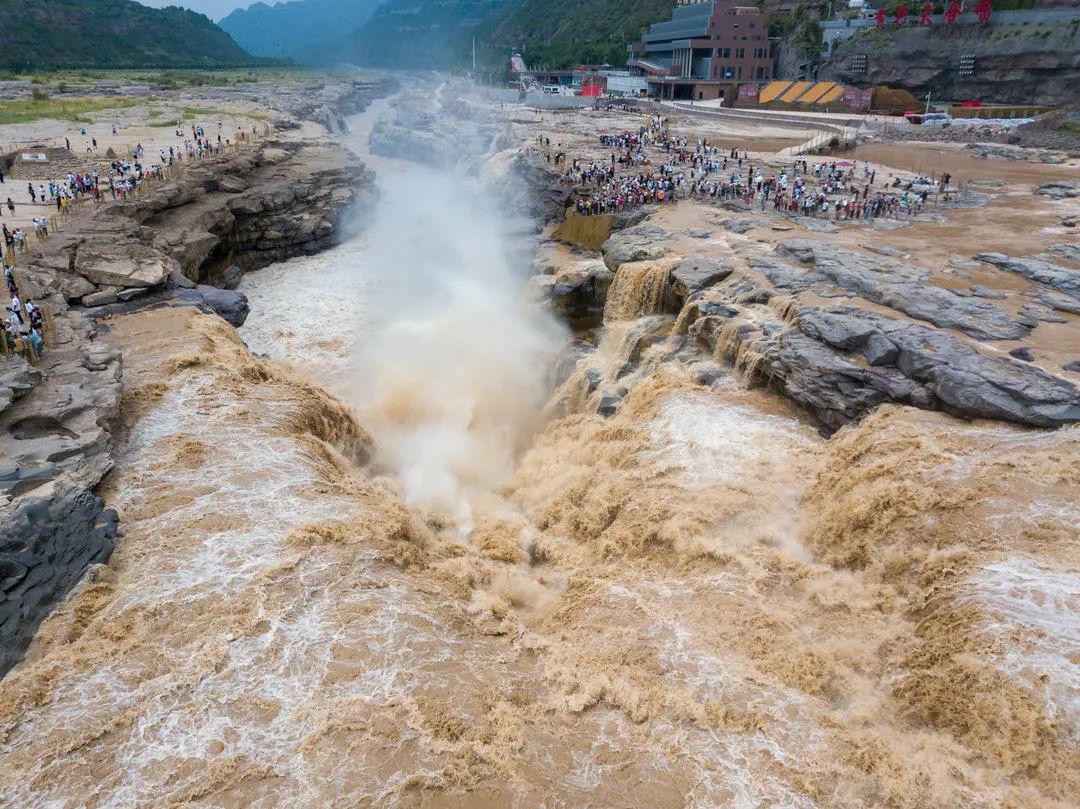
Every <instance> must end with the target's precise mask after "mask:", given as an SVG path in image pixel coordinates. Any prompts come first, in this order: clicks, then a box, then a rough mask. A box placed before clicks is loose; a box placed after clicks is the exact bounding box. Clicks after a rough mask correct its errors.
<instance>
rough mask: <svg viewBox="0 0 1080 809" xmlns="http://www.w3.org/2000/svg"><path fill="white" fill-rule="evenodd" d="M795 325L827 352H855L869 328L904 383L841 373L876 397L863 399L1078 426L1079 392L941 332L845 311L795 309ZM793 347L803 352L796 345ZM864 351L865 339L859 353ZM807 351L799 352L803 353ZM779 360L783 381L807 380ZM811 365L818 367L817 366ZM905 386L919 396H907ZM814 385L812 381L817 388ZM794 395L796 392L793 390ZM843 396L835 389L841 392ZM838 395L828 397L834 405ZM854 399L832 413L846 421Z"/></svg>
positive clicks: (794, 360) (791, 360)
mask: <svg viewBox="0 0 1080 809" xmlns="http://www.w3.org/2000/svg"><path fill="white" fill-rule="evenodd" d="M798 324H799V329H800V330H801V332H802V335H804V336H805V337H814V338H815V339H817V337H818V336H821V337H829V338H830V339H832V340H833V341H834V342H833V343H828V345H829V346H830V347H835V348H839V345H837V344H838V343H846V344H855V345H858V342H859V340H860V339H861V338H860V337H859V335H862V334H864V333H865V332H866V329H867V328H872V329H874V330H875V331H877V332H878V333H880V334H881V335H882V336H883V337H885V338H887V339H888V340H889V341H890V342H891V343H892V344H893V345H895V346H896V348H897V350H898V353H897V357H896V368H897V369H898V371H899V372H900V373H901V374H902V375H903V377H905V378H906V381H905V382H903V383H900V381H899V380H898V379H896V378H895V377H881V376H876V375H871V376H867V375H866V374H853V372H851V371H850V369H845V376H846V377H847V378H848V379H849V380H850V379H852V378H857V379H858V380H859V382H860V386H861V387H866V386H869V387H870V388H872V389H873V390H874V391H876V392H877V393H876V394H875V395H874V396H872V397H870V398H876V397H877V396H878V395H880V394H887V398H888V399H889V400H891V401H901V402H908V403H911V404H920V406H929V407H940V408H941V409H945V410H948V411H950V412H952V413H955V414H957V415H961V416H966V417H973V418H995V419H1002V420H1005V421H1014V422H1018V423H1021V424H1030V425H1033V426H1037V427H1058V426H1061V425H1063V424H1070V423H1075V422H1077V421H1080V391H1078V390H1077V388H1076V386H1074V385H1073V384H1072V383H1070V382H1068V381H1066V380H1064V379H1061V378H1060V377H1055V376H1051V375H1050V374H1048V373H1046V372H1045V371H1043V370H1041V369H1040V368H1037V367H1035V366H1030V365H1025V364H1023V363H1019V362H1014V361H1012V360H1011V359H1005V358H1003V357H999V356H987V355H984V354H982V353H980V352H979V351H977V350H976V349H975V347H973V346H972V345H970V344H969V343H967V342H965V341H963V340H961V339H959V338H957V337H954V336H953V335H951V334H948V333H947V332H943V331H938V330H936V329H930V328H927V327H925V326H920V325H918V324H915V323H912V322H910V321H906V320H901V319H896V318H888V317H884V316H882V315H878V314H876V313H872V312H868V311H866V310H863V309H857V308H854V307H848V306H845V307H836V308H833V309H829V310H817V309H804V310H800V312H799V319H798ZM791 339H792V335H791V334H790V333H785V335H784V336H783V339H782V341H781V342H782V345H787V344H788V343H789V341H790V340H791ZM795 344H796V345H802V343H801V341H800V339H798V338H796V339H795ZM868 344H869V337H867V339H866V342H865V343H863V346H865V345H868ZM841 350H842V349H841ZM855 350H856V351H859V350H860V349H859V348H856V349H855ZM807 351H808V350H807V349H806V348H805V346H803V348H802V352H803V353H804V354H805V353H807ZM845 353H848V352H845ZM812 355H813V356H815V357H819V356H820V352H816V353H814V352H812ZM785 357H786V359H785ZM781 358H782V359H783V360H784V363H785V365H786V366H787V367H786V368H785V374H786V375H787V374H797V375H798V376H799V377H800V378H804V377H805V376H806V374H807V371H806V370H805V369H801V368H798V367H796V366H797V365H798V363H799V362H800V361H801V360H802V359H805V357H800V356H799V355H793V354H791V352H788V354H787V355H785V354H784V351H783V349H782V350H781ZM845 361H846V360H845ZM817 364H818V365H820V364H821V362H820V359H818V360H817ZM860 370H865V369H860ZM881 370H885V369H874V373H875V374H876V373H877V372H879V371H881ZM834 381H835V380H834ZM886 383H887V384H886ZM898 384H899V386H898ZM911 384H915V385H916V386H917V387H919V388H921V391H920V392H916V391H914V390H912V388H911V387H910V385H911ZM820 386H821V384H820V382H819V383H818V384H817V386H816V387H817V388H820ZM802 387H805V385H803V386H802ZM797 389H801V388H799V387H798V386H797ZM843 392H844V389H843V388H841V390H840V393H843ZM849 392H851V391H849ZM897 393H900V394H902V395H899V396H898V395H896V394H897ZM837 395H839V394H838V393H836V392H834V394H833V398H835V396H837ZM856 399H857V400H856V402H855V405H856V406H854V407H852V406H846V407H844V408H840V411H839V412H842V413H844V414H845V415H847V414H850V413H851V412H852V410H853V409H854V410H859V409H860V408H861V407H862V405H863V404H864V403H865V401H867V396H866V395H865V392H864V394H861V395H860V396H858V397H856ZM821 406H822V405H821V403H820V401H817V402H815V404H814V407H815V409H819V408H820V407H821Z"/></svg>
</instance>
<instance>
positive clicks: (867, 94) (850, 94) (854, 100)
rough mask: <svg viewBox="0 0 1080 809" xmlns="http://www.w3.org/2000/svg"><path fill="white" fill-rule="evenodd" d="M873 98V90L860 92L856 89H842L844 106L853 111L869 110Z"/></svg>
mask: <svg viewBox="0 0 1080 809" xmlns="http://www.w3.org/2000/svg"><path fill="white" fill-rule="evenodd" d="M873 97H874V91H873V90H860V89H858V88H857V87H845V88H844V106H846V107H851V108H852V109H853V110H862V111H863V112H865V111H866V110H868V109H870V102H871V100H872V99H873Z"/></svg>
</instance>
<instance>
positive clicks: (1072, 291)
mask: <svg viewBox="0 0 1080 809" xmlns="http://www.w3.org/2000/svg"><path fill="white" fill-rule="evenodd" d="M975 258H976V259H977V260H978V261H982V262H984V263H986V264H992V265H993V266H995V267H997V268H999V269H1002V270H1006V271H1008V272H1015V273H1019V274H1020V275H1022V276H1024V277H1025V278H1027V279H1028V280H1029V281H1034V282H1035V283H1038V284H1044V285H1045V286H1048V287H1051V288H1053V289H1056V290H1057V291H1058V292H1063V293H1064V294H1066V295H1069V296H1071V297H1073V298H1078V299H1080V270H1073V269H1070V268H1068V267H1062V266H1061V265H1060V264H1053V263H1051V262H1049V261H1044V260H1043V259H1041V258H1015V257H1013V256H1006V255H1004V254H1003V253H979V254H978V255H977V256H975Z"/></svg>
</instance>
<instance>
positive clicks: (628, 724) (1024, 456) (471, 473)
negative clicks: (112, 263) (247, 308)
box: [0, 102, 1080, 809]
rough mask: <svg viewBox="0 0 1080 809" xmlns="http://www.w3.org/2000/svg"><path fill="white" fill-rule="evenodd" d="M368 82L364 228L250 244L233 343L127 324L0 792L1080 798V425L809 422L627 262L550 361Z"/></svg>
mask: <svg viewBox="0 0 1080 809" xmlns="http://www.w3.org/2000/svg"><path fill="white" fill-rule="evenodd" d="M385 111H386V105H385V102H382V103H377V104H374V105H372V107H370V108H369V110H368V112H367V113H365V114H364V115H362V116H357V117H356V118H354V119H353V120H352V121H351V127H352V136H351V138H350V140H349V142H350V144H351V145H352V146H353V148H355V149H356V150H357V151H358V152H359V153H360V154H361V155H362V156H364V157H365V159H366V160H369V161H370V162H371V163H372V165H374V167H375V168H376V170H377V171H378V173H379V178H380V179H379V183H380V186H381V190H382V193H383V202H382V203H381V205H382V213H380V214H379V215H378V217H377V218H376V219H375V220H374V227H370V228H368V229H367V231H366V232H364V233H362V234H361V235H358V236H357V237H356V238H354V239H353V240H350V241H348V242H346V243H345V244H343V245H341V246H340V247H337V248H335V249H333V250H331V251H328V252H326V253H323V254H321V255H318V256H315V257H311V258H303V259H294V260H292V261H289V262H284V263H282V264H277V265H273V266H271V267H268V268H265V269H263V270H259V271H257V272H253V273H250V274H249V275H247V276H245V278H244V280H243V282H242V286H241V290H242V291H244V292H245V293H246V294H247V295H248V298H249V300H250V302H251V306H252V314H251V316H250V317H249V319H248V321H247V323H246V324H245V325H244V326H243V327H242V328H241V329H240V330H239V337H240V338H241V339H242V340H243V343H241V342H239V340H238V339H237V337H236V334H235V333H234V332H233V330H232V329H231V328H229V327H227V326H226V325H224V324H223V323H222V322H221V321H219V320H217V319H215V318H212V317H208V316H204V315H198V314H195V313H192V312H191V311H189V310H169V311H168V312H167V313H166V314H165V315H164V316H163V315H162V314H161V313H160V312H144V313H140V314H137V315H131V316H127V318H125V319H121V320H119V321H118V322H117V323H116V324H115V326H114V328H113V331H112V333H111V335H110V340H111V341H113V342H115V344H117V345H118V346H120V347H121V348H122V349H123V350H124V352H125V368H126V371H125V373H126V374H127V376H126V377H125V403H126V411H125V412H127V413H128V414H129V420H130V423H129V427H128V429H127V431H126V432H125V434H124V436H123V445H122V449H121V450H120V452H119V454H118V459H117V465H116V469H115V471H114V472H113V473H112V474H111V475H110V477H109V478H108V479H107V480H106V483H105V486H104V491H103V494H104V496H105V497H106V499H107V501H108V502H109V503H110V505H113V506H114V507H117V508H118V509H119V510H120V512H121V514H122V515H123V520H124V526H125V533H124V536H123V538H122V542H120V543H119V544H118V547H117V550H116V551H115V553H114V556H113V559H112V561H111V562H110V564H109V566H108V568H107V569H104V568H103V569H100V570H97V571H96V572H94V573H92V574H91V575H90V576H89V577H88V580H87V581H86V582H85V583H84V584H83V585H82V587H81V588H80V589H79V590H78V591H77V592H76V593H75V594H74V595H73V596H72V597H71V598H70V599H69V600H68V602H66V603H65V605H64V606H63V607H62V608H61V609H60V610H58V611H57V613H55V614H54V615H53V616H52V617H51V618H50V619H49V620H48V621H47V622H46V624H45V625H44V626H43V629H42V631H41V633H39V638H38V639H37V640H36V641H35V645H34V647H33V648H32V650H31V655H30V657H29V658H28V662H27V663H26V664H24V665H23V666H21V667H20V668H19V669H17V670H16V671H14V672H13V673H12V674H11V675H10V676H9V677H8V678H7V679H5V681H4V683H3V689H2V691H0V728H2V735H0V754H2V755H3V760H4V762H5V767H4V770H5V772H4V775H3V776H0V797H2V798H3V799H4V800H5V801H7V802H9V803H10V804H11V805H14V806H38V805H40V806H46V805H48V806H62V807H68V806H71V807H74V806H160V805H167V806H173V805H194V806H215V807H276V806H303V807H308V806H310V807H321V806H380V807H382V806H385V807H397V806H402V807H460V806H469V807H506V806H515V807H523V808H524V807H536V806H546V807H571V806H574V807H577V806H626V807H631V806H632V807H718V806H724V807H747V808H748V809H749V807H760V806H784V807H816V806H821V807H863V806H910V807H941V806H972V807H974V806H987V805H1023V806H1044V807H1064V806H1066V805H1068V804H1069V802H1070V800H1071V798H1070V797H1069V796H1070V795H1074V794H1075V788H1076V787H1077V781H1076V778H1077V777H1076V772H1077V768H1076V766H1075V764H1076V763H1077V749H1078V748H1077V739H1078V734H1080V683H1078V682H1077V677H1076V667H1075V656H1076V654H1077V648H1078V646H1077V644H1078V643H1080V624H1078V618H1077V616H1078V615H1080V603H1078V602H1077V598H1078V596H1077V594H1078V593H1080V576H1078V574H1077V571H1076V568H1075V551H1076V541H1077V537H1076V526H1077V525H1078V524H1080V512H1078V511H1077V508H1076V497H1075V494H1076V491H1077V487H1078V486H1080V479H1078V478H1077V471H1076V470H1077V469H1078V468H1080V466H1078V464H1077V461H1078V460H1080V432H1078V431H1077V429H1076V428H1064V429H1062V430H1059V431H1056V432H1044V431H1037V430H1030V429H1025V428H1021V427H1014V426H1008V425H1003V424H1000V423H994V422H975V423H969V422H962V421H960V420H958V419H955V418H952V417H950V416H946V415H943V414H941V413H928V412H924V411H919V410H915V409H914V408H903V407H896V406H884V407H882V408H880V409H879V410H878V411H877V412H876V413H875V414H874V415H872V416H870V417H869V418H867V419H866V420H864V421H863V422H862V423H860V424H857V425H853V426H851V427H849V428H845V429H844V430H842V431H841V432H839V433H837V434H836V435H834V436H832V437H831V438H826V437H824V436H823V435H822V434H821V432H819V430H818V427H817V425H816V424H815V423H814V422H813V420H812V419H811V418H809V417H808V415H807V414H806V412H805V411H803V410H801V409H799V408H798V407H796V406H795V405H794V404H792V403H791V402H789V401H788V400H786V399H782V398H780V397H778V396H777V395H775V394H774V393H771V392H769V391H768V390H764V389H760V388H758V389H751V388H749V387H748V386H747V385H746V384H744V382H745V380H744V379H743V378H742V377H741V375H740V374H739V373H738V372H737V371H736V370H735V369H731V368H728V369H726V370H723V371H717V370H716V369H715V367H714V366H715V363H714V362H713V361H712V359H713V358H711V357H700V356H697V355H694V354H692V353H689V352H682V353H680V351H679V349H678V348H677V346H678V342H677V341H678V335H675V334H671V335H669V336H667V337H665V338H664V339H662V340H658V341H656V342H655V343H654V344H653V345H652V346H651V348H648V349H646V350H645V351H642V350H641V344H640V343H639V342H635V339H634V335H635V334H637V333H638V332H637V331H636V330H639V329H640V328H642V325H641V324H642V321H641V319H640V318H639V315H640V314H644V315H645V316H647V317H652V318H653V320H652V321H649V322H648V324H647V325H648V326H649V328H652V329H654V330H658V329H660V327H661V326H663V327H665V328H668V329H670V326H671V323H670V321H673V320H674V318H669V319H668V321H664V320H663V318H662V316H657V315H655V314H653V313H652V312H650V311H649V307H650V304H649V301H648V300H646V298H648V297H649V296H650V295H653V292H652V291H650V290H651V289H652V286H650V282H649V278H648V277H647V276H648V274H647V273H643V274H642V276H641V277H640V278H639V279H638V280H637V281H636V282H632V275H631V274H630V273H627V274H626V275H625V276H623V278H624V279H625V280H622V281H617V283H621V284H623V287H622V288H621V289H616V288H613V293H617V294H613V295H612V296H611V298H609V300H612V301H615V300H617V301H620V302H621V304H620V305H615V304H612V305H611V306H610V307H609V309H608V311H607V312H606V313H605V318H604V321H605V322H604V331H603V334H602V336H601V337H600V348H599V349H598V350H597V352H596V354H595V355H594V359H593V360H592V362H591V364H590V365H589V367H585V366H582V367H580V368H578V369H577V370H576V371H575V373H574V374H572V375H571V376H570V378H569V379H567V380H566V381H565V382H564V383H563V384H562V386H560V387H558V388H556V386H555V383H554V382H553V380H552V377H551V374H550V366H551V364H552V362H553V360H554V359H555V358H556V357H557V356H558V355H559V354H560V352H561V351H562V350H563V348H564V347H565V344H566V342H567V341H568V340H569V339H570V332H569V330H568V329H567V328H566V327H565V326H563V325H562V324H560V323H558V322H557V321H556V320H555V319H554V318H553V317H551V316H550V315H549V314H547V313H545V312H543V311H541V310H538V309H537V308H536V307H534V306H532V305H530V303H529V301H528V299H527V298H526V295H525V290H524V279H523V278H522V277H521V276H520V274H519V273H518V272H517V271H516V270H515V269H514V268H512V266H511V265H512V262H513V258H512V255H511V254H512V252H513V251H512V250H511V249H509V248H510V247H512V245H507V244H506V240H505V239H504V238H503V236H502V235H501V234H502V232H503V231H502V228H501V225H500V211H498V210H497V209H495V210H493V209H492V208H491V207H489V205H488V204H487V203H486V201H485V200H484V199H482V198H481V199H477V198H474V197H473V196H471V195H470V194H468V193H465V192H463V190H462V189H463V188H466V187H467V183H465V181H464V180H463V179H462V178H461V177H458V176H450V177H446V176H443V175H441V174H437V173H432V172H420V171H418V170H417V169H416V168H415V167H414V166H411V165H409V164H407V163H403V162H401V161H396V160H393V159H388V158H378V157H377V156H372V155H370V154H369V153H368V152H367V151H366V148H365V144H366V142H367V134H368V133H369V132H370V129H371V127H372V125H373V122H374V120H375V119H376V118H377V117H378V116H379V115H382V114H384V113H385ZM417 189H422V193H421V192H420V191H418V190H417ZM402 190H404V191H405V192H406V193H405V198H404V199H403V197H402V196H400V194H401V192H402ZM410 195H411V197H410ZM421 197H422V198H421ZM408 199H412V200H413V203H412V204H410V203H409V202H408V201H407V200H408ZM399 212H400V213H401V217H400V220H399V218H398V213H399ZM680 215H682V214H681V212H680ZM398 221H409V222H411V223H414V229H413V230H409V231H406V230H404V229H403V228H396V225H395V223H397V222H398ZM723 238H729V239H731V241H730V244H732V245H734V244H737V243H736V242H735V241H734V240H733V237H723ZM728 249H730V248H728ZM653 286H654V285H653ZM658 318H659V319H658ZM245 344H246V345H245ZM249 349H250V351H249ZM252 352H253V353H254V354H255V355H257V356H253V355H252ZM632 355H633V362H631V358H632ZM631 365H632V366H633V370H631V371H630V372H629V375H628V372H627V370H626V369H627V368H628V367H630V366H631ZM706 370H707V371H708V375H707V381H706V383H703V382H702V379H703V378H705V377H704V376H703V375H704V372H705V371H706ZM590 374H592V376H590ZM596 375H599V377H600V378H601V379H602V380H603V383H604V384H612V385H614V384H619V383H621V384H622V385H623V386H624V387H625V388H626V395H625V397H624V398H623V400H622V402H621V404H620V406H619V408H618V411H617V412H616V413H615V414H614V415H613V416H611V417H610V418H604V417H602V416H600V415H598V414H597V413H596V408H595V402H591V405H592V406H590V398H589V397H590V396H593V395H594V393H593V392H591V388H590V385H591V384H592V382H591V381H590V380H593V379H594V378H595V376H596ZM554 403H558V407H556V406H555V405H554Z"/></svg>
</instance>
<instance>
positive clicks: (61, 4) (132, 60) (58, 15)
mask: <svg viewBox="0 0 1080 809" xmlns="http://www.w3.org/2000/svg"><path fill="white" fill-rule="evenodd" d="M180 1H181V0H178V2H180ZM0 32H2V33H0V43H2V44H0V68H3V69H5V70H11V71H18V72H31V71H40V70H57V69H71V68H88V67H89V68H144V67H145V68H159V67H163V68H212V67H234V66H238V65H251V64H254V63H256V62H257V61H258V60H256V59H254V58H253V57H252V56H250V55H249V54H248V53H246V52H245V51H244V50H243V49H242V48H241V47H240V46H239V45H237V44H236V43H235V42H234V41H233V40H232V38H231V37H230V36H229V35H228V34H226V33H225V32H224V31H222V30H221V29H220V28H218V27H217V26H216V25H214V23H212V22H211V21H210V20H209V19H208V18H207V17H206V16H205V15H202V14H197V13H195V12H193V11H186V10H183V9H181V8H176V7H170V8H165V9H154V8H148V7H146V6H143V5H140V4H139V3H136V2H134V1H133V0H0Z"/></svg>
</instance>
